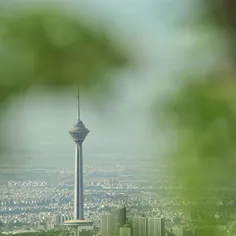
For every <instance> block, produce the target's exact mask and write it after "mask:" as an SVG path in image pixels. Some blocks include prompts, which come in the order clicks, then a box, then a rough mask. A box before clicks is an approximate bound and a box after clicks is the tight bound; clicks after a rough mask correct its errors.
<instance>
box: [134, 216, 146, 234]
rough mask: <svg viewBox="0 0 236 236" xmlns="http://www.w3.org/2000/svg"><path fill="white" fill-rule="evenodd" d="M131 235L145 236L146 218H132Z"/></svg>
mask: <svg viewBox="0 0 236 236" xmlns="http://www.w3.org/2000/svg"><path fill="white" fill-rule="evenodd" d="M132 235H133V236H147V217H136V218H133V223H132Z"/></svg>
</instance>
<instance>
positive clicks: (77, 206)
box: [69, 89, 89, 220]
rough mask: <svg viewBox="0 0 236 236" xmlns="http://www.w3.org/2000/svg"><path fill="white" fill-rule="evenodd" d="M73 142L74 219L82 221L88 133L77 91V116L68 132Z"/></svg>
mask: <svg viewBox="0 0 236 236" xmlns="http://www.w3.org/2000/svg"><path fill="white" fill-rule="evenodd" d="M69 133H70V135H71V136H72V138H73V140H74V142H75V144H76V145H75V183H74V184H75V187H74V188H75V193H74V219H75V220H84V185H83V148H82V143H83V141H84V140H85V138H86V136H87V135H88V133H89V130H88V129H87V128H86V127H85V125H84V124H83V122H82V121H81V120H80V104H79V89H78V116H77V121H76V123H75V125H74V127H73V128H72V129H71V130H69Z"/></svg>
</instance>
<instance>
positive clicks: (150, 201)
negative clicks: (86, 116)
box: [0, 92, 236, 236]
mask: <svg viewBox="0 0 236 236" xmlns="http://www.w3.org/2000/svg"><path fill="white" fill-rule="evenodd" d="M79 99H80V98H79V92H78V109H77V113H78V115H77V121H76V124H75V126H74V128H73V129H72V130H70V131H69V133H70V134H71V136H72V138H73V140H74V141H75V168H74V169H70V168H36V167H35V168H26V167H18V168H15V169H11V168H9V169H5V172H4V173H1V175H2V178H1V180H0V190H1V195H0V228H1V234H3V235H13V234H19V235H25V234H27V235H28V234H40V232H44V233H45V234H47V233H53V232H56V233H58V232H60V235H79V236H90V235H94V236H95V235H100V236H168V235H170V236H171V235H172V236H196V235H199V236H200V235H202V234H201V232H205V233H207V234H209V235H216V234H214V232H215V230H216V227H214V226H215V225H214V223H213V224H212V225H207V226H206V225H204V216H203V215H199V214H198V212H197V211H195V212H189V206H194V205H196V206H202V205H204V204H205V205H204V207H206V211H207V212H208V213H209V212H210V211H209V209H210V208H212V211H211V217H212V219H214V222H215V223H216V222H217V232H218V231H219V235H230V233H231V232H233V231H234V230H235V224H234V217H235V215H234V211H233V208H234V207H235V204H236V202H235V197H233V194H232V197H230V198H229V197H228V196H227V197H226V196H222V195H221V194H219V193H220V192H221V189H220V188H217V189H211V190H209V191H215V192H216V193H217V194H216V195H215V196H214V195H213V196H214V198H208V199H199V201H197V202H196V201H192V202H187V201H185V200H183V199H181V198H179V197H177V196H179V194H176V193H178V192H179V191H181V188H182V187H181V185H179V186H178V185H177V184H173V182H172V180H171V178H173V176H172V177H171V176H166V175H164V174H163V175H160V177H159V178H158V180H157V178H156V174H155V173H157V172H158V173H163V172H165V166H159V167H155V168H153V166H152V165H151V163H149V165H148V162H147V161H146V162H145V164H144V163H142V162H141V161H136V162H134V161H133V159H131V160H130V162H128V161H127V163H122V161H121V160H119V158H117V160H116V165H112V164H108V163H106V164H105V163H101V164H100V165H97V164H96V165H89V166H83V152H82V143H83V141H84V140H85V137H86V136H87V134H88V133H89V130H88V129H87V128H86V127H85V126H84V124H83V122H82V121H81V120H80V100H79ZM119 161H120V163H119ZM154 170H155V171H154ZM13 172H14V173H15V174H14V179H11V176H12V173H13ZM161 176H162V177H161ZM220 195H221V196H222V197H221V198H219V197H216V196H220ZM216 209H217V211H215V210H216ZM229 219H231V220H230V221H229ZM196 222H202V225H201V226H199V225H198V224H197V223H196ZM229 222H230V223H229ZM204 235H205V234H204Z"/></svg>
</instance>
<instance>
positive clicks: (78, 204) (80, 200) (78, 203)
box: [74, 143, 84, 220]
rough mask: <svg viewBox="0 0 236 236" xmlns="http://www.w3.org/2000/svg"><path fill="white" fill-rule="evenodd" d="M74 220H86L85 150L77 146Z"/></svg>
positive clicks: (79, 145)
mask: <svg viewBox="0 0 236 236" xmlns="http://www.w3.org/2000/svg"><path fill="white" fill-rule="evenodd" d="M74 191H75V192H74V219H75V220H77V219H79V220H84V186H83V149H82V143H80V144H78V145H76V146H75V187H74Z"/></svg>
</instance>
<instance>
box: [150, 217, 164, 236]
mask: <svg viewBox="0 0 236 236" xmlns="http://www.w3.org/2000/svg"><path fill="white" fill-rule="evenodd" d="M164 234H165V226H164V219H162V218H148V219H147V236H164Z"/></svg>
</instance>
